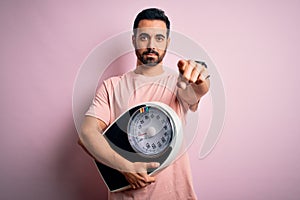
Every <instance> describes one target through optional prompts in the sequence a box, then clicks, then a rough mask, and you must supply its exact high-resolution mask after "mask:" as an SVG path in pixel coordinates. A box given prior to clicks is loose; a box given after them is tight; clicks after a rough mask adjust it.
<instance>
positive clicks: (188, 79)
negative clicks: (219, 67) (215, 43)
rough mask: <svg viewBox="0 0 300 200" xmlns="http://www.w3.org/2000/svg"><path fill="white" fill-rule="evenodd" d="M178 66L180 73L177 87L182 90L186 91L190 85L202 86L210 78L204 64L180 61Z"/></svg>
mask: <svg viewBox="0 0 300 200" xmlns="http://www.w3.org/2000/svg"><path fill="white" fill-rule="evenodd" d="M177 66H178V70H179V73H180V76H179V80H178V83H177V86H178V87H180V88H182V89H185V88H186V87H187V85H188V84H190V83H194V84H196V85H200V84H201V83H203V82H205V81H206V79H208V78H209V77H210V76H209V74H208V71H207V66H206V64H205V63H204V62H199V61H193V60H179V61H178V63H177Z"/></svg>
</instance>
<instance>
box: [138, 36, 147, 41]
mask: <svg viewBox="0 0 300 200" xmlns="http://www.w3.org/2000/svg"><path fill="white" fill-rule="evenodd" d="M139 39H140V41H147V40H148V37H147V36H146V35H141V36H140V37H139Z"/></svg>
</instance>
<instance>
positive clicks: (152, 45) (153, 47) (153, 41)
mask: <svg viewBox="0 0 300 200" xmlns="http://www.w3.org/2000/svg"><path fill="white" fill-rule="evenodd" d="M147 47H148V48H150V49H155V48H156V42H155V39H154V38H150V39H149V42H148V46H147Z"/></svg>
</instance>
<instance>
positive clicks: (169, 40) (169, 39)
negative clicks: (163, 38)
mask: <svg viewBox="0 0 300 200" xmlns="http://www.w3.org/2000/svg"><path fill="white" fill-rule="evenodd" d="M170 42H171V38H170V37H168V40H167V48H168V47H169V44H170Z"/></svg>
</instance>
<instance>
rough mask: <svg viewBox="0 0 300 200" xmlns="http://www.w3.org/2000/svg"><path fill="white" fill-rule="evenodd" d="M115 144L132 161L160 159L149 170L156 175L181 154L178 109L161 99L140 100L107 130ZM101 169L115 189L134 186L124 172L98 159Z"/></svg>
mask: <svg viewBox="0 0 300 200" xmlns="http://www.w3.org/2000/svg"><path fill="white" fill-rule="evenodd" d="M103 136H104V137H105V138H106V140H107V141H108V143H109V144H110V146H111V148H112V149H114V151H116V152H117V153H118V154H120V155H121V156H122V157H124V158H126V159H127V160H129V161H131V162H159V163H160V166H159V167H158V168H155V169H150V170H149V171H148V174H149V175H155V174H156V173H158V172H159V171H161V170H163V169H164V168H166V167H167V166H168V165H170V164H171V163H172V161H174V160H175V158H176V157H177V155H178V153H179V151H180V148H181V144H182V138H183V134H182V123H181V120H180V119H179V117H178V115H177V114H176V112H175V111H174V110H173V109H172V108H170V107H169V106H168V105H166V104H163V103H160V102H146V103H142V104H138V105H136V106H134V107H132V108H130V109H128V110H127V111H125V112H124V113H123V114H122V115H121V116H120V117H119V118H117V119H116V120H115V121H114V122H113V123H112V124H111V125H110V126H109V127H108V128H107V129H106V130H105V132H104V133H103ZM95 164H96V166H97V168H98V171H99V173H100V175H101V177H102V179H103V181H104V183H105V184H106V186H107V188H108V189H109V190H110V191H111V192H117V191H122V190H126V189H129V188H130V185H129V183H128V182H127V180H126V179H125V177H124V175H123V174H122V173H120V172H119V171H117V170H115V169H113V168H110V167H108V166H106V165H104V164H102V163H100V162H98V161H97V160H95Z"/></svg>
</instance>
